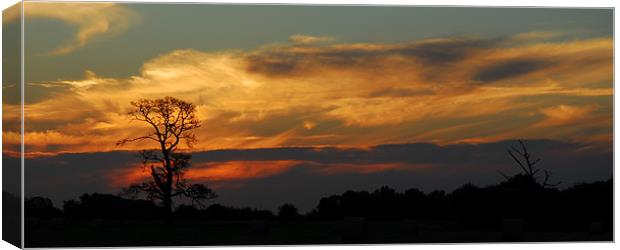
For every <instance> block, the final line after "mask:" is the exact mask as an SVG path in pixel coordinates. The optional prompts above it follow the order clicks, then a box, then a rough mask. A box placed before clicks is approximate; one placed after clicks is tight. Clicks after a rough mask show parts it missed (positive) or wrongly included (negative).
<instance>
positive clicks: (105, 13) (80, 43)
mask: <svg viewBox="0 0 620 250" xmlns="http://www.w3.org/2000/svg"><path fill="white" fill-rule="evenodd" d="M24 15H25V18H28V19H31V18H50V19H57V20H61V21H63V22H65V23H66V24H69V25H71V26H73V27H75V28H76V31H75V35H74V37H73V38H71V39H70V40H67V41H65V43H64V44H62V45H60V46H59V47H58V48H56V49H54V50H53V51H50V52H49V53H48V54H49V55H63V54H67V53H70V52H72V51H74V50H76V49H79V48H82V47H84V46H86V44H87V43H88V42H90V41H91V40H92V39H93V38H95V37H99V36H103V35H104V34H105V35H113V34H117V33H119V32H123V31H125V30H126V29H127V28H128V27H130V26H131V25H132V24H134V23H135V22H136V21H137V20H138V16H137V14H136V13H134V12H132V11H130V10H129V9H127V8H125V7H123V6H122V5H118V4H115V3H70V2H25V3H24ZM18 17H19V15H11V16H10V17H7V18H10V19H12V20H15V19H16V18H18ZM5 21H11V20H5Z"/></svg>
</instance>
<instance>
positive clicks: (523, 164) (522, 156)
mask: <svg viewBox="0 0 620 250" xmlns="http://www.w3.org/2000/svg"><path fill="white" fill-rule="evenodd" d="M517 141H518V142H519V146H520V148H521V149H518V148H516V147H514V146H510V149H508V150H507V151H508V154H509V155H510V157H511V158H512V159H513V160H514V161H515V162H516V163H517V166H518V167H519V169H520V170H521V171H522V173H521V175H523V176H525V177H526V178H531V179H532V180H533V181H534V182H535V183H540V185H541V186H542V187H543V188H547V187H555V186H557V185H559V184H560V182H557V183H549V181H550V178H551V172H550V171H547V170H545V169H541V168H538V167H536V165H537V164H538V163H540V158H536V159H533V158H532V155H531V154H530V153H529V152H528V151H527V147H526V146H525V143H524V142H523V141H522V140H517ZM541 170H542V171H543V180H542V181H539V177H540V176H539V175H540V171H541ZM500 174H501V175H502V176H504V178H506V179H507V180H509V179H510V177H508V176H507V175H505V174H503V173H502V172H500Z"/></svg>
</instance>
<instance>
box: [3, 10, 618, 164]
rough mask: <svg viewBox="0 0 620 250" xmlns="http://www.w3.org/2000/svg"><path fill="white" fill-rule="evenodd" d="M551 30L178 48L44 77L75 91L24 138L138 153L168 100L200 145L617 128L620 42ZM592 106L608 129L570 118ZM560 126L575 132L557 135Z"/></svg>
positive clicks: (32, 113)
mask: <svg viewBox="0 0 620 250" xmlns="http://www.w3.org/2000/svg"><path fill="white" fill-rule="evenodd" d="M110 8H113V7H112V6H111V7H110ZM549 36H550V35H545V34H536V33H532V34H525V35H516V36H513V37H506V38H488V39H487V38H475V37H464V38H442V39H429V40H422V41H413V42H406V43H393V44H388V43H373V44H370V43H363V44H361V43H336V42H333V41H331V42H328V41H323V40H324V39H319V40H320V41H322V42H321V43H304V44H303V45H300V44H299V40H307V37H303V36H296V37H292V38H291V40H292V42H291V43H287V44H275V45H274V44H271V45H269V46H264V47H259V48H257V49H255V50H250V51H240V50H227V51H218V52H203V51H197V50H175V51H172V52H170V53H168V54H164V55H161V56H158V57H156V58H153V59H151V60H149V61H147V62H145V63H144V65H143V66H142V68H141V74H139V75H137V76H132V77H129V78H120V79H119V78H106V77H102V76H98V75H97V74H95V73H94V72H91V71H87V72H86V74H85V78H84V79H82V80H73V81H65V80H62V81H50V82H46V83H44V84H46V85H47V86H50V87H53V86H59V85H60V86H65V87H67V91H64V92H62V93H57V94H54V95H53V98H49V99H46V100H44V101H40V102H36V103H31V104H28V105H26V107H25V110H26V119H27V121H28V123H27V128H26V133H27V134H26V138H27V141H26V143H27V144H29V145H30V144H32V145H30V147H29V148H30V149H31V150H34V151H45V152H49V151H53V152H67V151H69V152H92V151H110V150H118V149H128V150H133V149H137V148H130V147H137V146H127V147H124V148H119V147H116V146H115V142H116V141H117V140H119V138H126V137H129V136H131V135H132V134H139V133H141V132H140V131H141V130H142V129H144V126H143V124H139V123H136V122H131V123H130V122H129V120H128V118H127V117H126V116H125V113H126V112H127V108H128V107H129V106H128V104H129V102H130V101H132V100H135V99H137V98H161V97H163V96H166V95H171V96H177V97H181V98H183V99H185V100H187V101H189V102H192V103H194V104H196V106H197V112H198V116H199V118H200V119H201V120H202V121H203V127H201V128H200V129H198V130H197V131H196V134H197V137H198V139H199V142H198V144H196V145H195V150H208V149H222V148H259V147H281V146H345V147H367V146H372V145H375V144H385V143H408V142H416V141H427V142H428V141H430V142H435V143H442V144H445V143H455V142H463V141H470V142H475V141H479V142H482V141H496V140H503V139H510V138H516V137H519V138H525V137H528V138H531V137H534V138H548V139H565V138H574V139H581V138H590V137H592V136H598V137H597V138H599V137H601V135H602V134H610V133H611V126H610V125H609V124H608V122H607V121H608V120H610V119H605V117H607V118H609V117H611V113H609V112H610V108H608V107H611V106H610V105H611V103H610V100H611V96H612V94H613V88H612V81H613V74H612V72H613V71H612V58H613V53H612V51H613V49H612V45H613V43H612V39H611V38H594V39H587V40H573V41H563V42H559V41H558V42H550V41H548V40H547V39H548V37H549ZM308 39H309V38H308ZM310 40H313V39H310ZM311 42H314V41H311ZM42 87H45V86H42ZM573 102H579V103H580V104H579V105H575V104H573ZM562 105H565V106H562ZM540 107H555V108H545V109H542V110H540ZM583 107H588V108H583ZM592 107H599V108H598V109H594V108H592ZM9 108H10V107H9ZM588 112H591V113H595V114H594V116H593V117H598V118H597V120H592V122H593V123H596V128H597V130H596V131H593V130H590V129H585V127H583V126H573V125H572V124H571V123H570V122H569V121H572V120H574V119H579V117H580V116H583V115H586V113H588ZM528 114H539V116H538V117H534V116H528ZM540 114H542V115H544V116H545V117H546V118H545V119H546V120H545V121H542V122H541V121H540V119H537V118H540ZM515 117H517V118H518V119H515ZM537 123H538V124H537ZM560 124H562V125H563V126H564V127H566V126H568V127H571V130H557V131H551V132H550V131H547V130H546V129H547V128H551V127H552V126H555V125H560ZM517 128H518V129H517ZM590 128H591V127H590ZM28 133H36V134H32V135H29V134H28ZM63 136H65V137H66V138H68V139H67V140H64V139H61V138H65V137H63ZM45 137H50V138H48V139H45ZM29 138H30V139H29ZM63 141H66V143H64V142H63ZM56 142H58V144H56ZM74 142H75V143H74ZM52 144H53V145H54V147H48V146H49V145H52ZM150 146H152V145H143V146H142V147H150ZM210 171H214V170H210Z"/></svg>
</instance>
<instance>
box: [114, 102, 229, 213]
mask: <svg viewBox="0 0 620 250" xmlns="http://www.w3.org/2000/svg"><path fill="white" fill-rule="evenodd" d="M131 105H132V106H133V108H132V110H131V111H130V112H129V115H130V116H131V118H132V120H136V121H141V122H145V123H147V124H148V125H149V127H150V132H149V133H148V134H146V135H143V136H139V137H134V138H126V139H123V140H121V141H119V142H118V143H117V145H123V144H125V143H128V142H136V141H143V140H146V141H153V142H155V145H156V146H157V148H158V149H155V150H142V151H140V152H139V156H140V158H141V159H142V167H143V170H144V171H148V172H149V173H150V175H151V177H152V179H151V180H149V181H146V182H143V183H137V184H132V185H131V186H129V187H128V188H125V189H123V191H122V192H121V195H122V196H125V197H129V198H135V197H136V196H138V195H140V194H146V197H147V198H148V199H150V200H153V201H160V202H161V204H162V205H163V206H164V209H165V211H166V218H167V220H170V219H171V216H172V206H173V201H172V198H173V197H177V196H184V197H187V198H189V199H190V200H191V201H192V203H198V204H199V205H202V202H203V201H206V200H210V199H214V198H216V197H217V195H216V194H215V193H214V192H213V191H212V190H211V189H209V188H208V187H207V186H205V185H203V184H190V183H189V182H188V181H187V179H186V178H184V173H185V171H186V170H187V168H189V167H190V165H191V155H190V154H188V153H183V152H179V151H177V149H178V145H179V143H180V142H181V141H184V142H185V143H186V145H187V147H188V148H191V147H192V144H193V143H195V142H196V136H195V134H194V130H195V129H196V128H198V127H200V121H199V120H198V118H197V117H196V115H195V111H196V107H195V106H194V105H193V104H191V103H189V102H185V101H183V100H179V99H176V98H174V97H164V98H162V99H140V100H138V101H134V102H131Z"/></svg>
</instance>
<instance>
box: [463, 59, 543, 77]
mask: <svg viewBox="0 0 620 250" xmlns="http://www.w3.org/2000/svg"><path fill="white" fill-rule="evenodd" d="M551 65H553V62H551V61H549V60H544V59H539V58H533V59H513V60H507V61H502V62H498V63H496V64H490V65H489V67H487V68H485V69H482V70H481V71H479V72H478V73H476V75H475V76H474V80H476V81H482V82H493V81H498V80H504V79H508V78H512V77H518V76H522V75H526V74H528V73H532V72H535V71H537V70H541V69H544V68H547V67H549V66H551Z"/></svg>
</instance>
